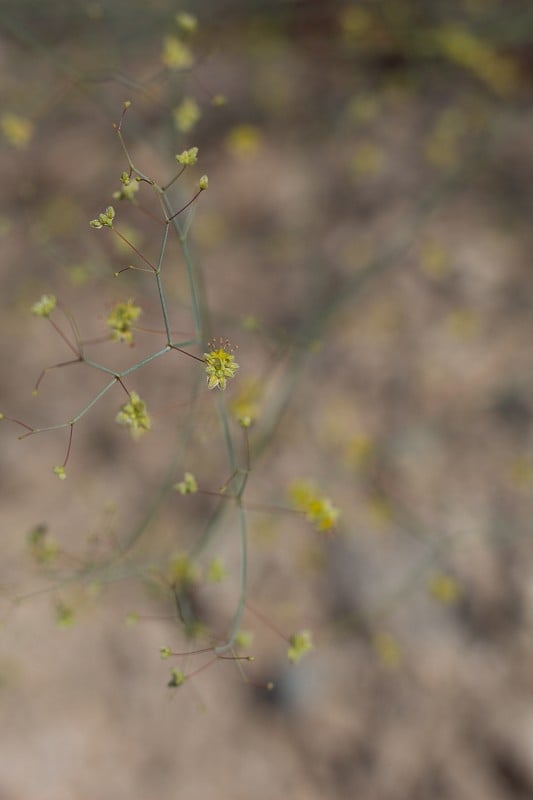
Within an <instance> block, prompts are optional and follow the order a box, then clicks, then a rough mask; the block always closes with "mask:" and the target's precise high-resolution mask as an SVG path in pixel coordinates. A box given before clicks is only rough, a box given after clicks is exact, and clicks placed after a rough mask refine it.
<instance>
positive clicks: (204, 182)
mask: <svg viewBox="0 0 533 800" xmlns="http://www.w3.org/2000/svg"><path fill="white" fill-rule="evenodd" d="M198 186H199V187H200V189H201V191H202V192H205V190H206V189H207V187H208V186H209V178H208V177H207V175H202V177H201V178H200V180H199V181H198Z"/></svg>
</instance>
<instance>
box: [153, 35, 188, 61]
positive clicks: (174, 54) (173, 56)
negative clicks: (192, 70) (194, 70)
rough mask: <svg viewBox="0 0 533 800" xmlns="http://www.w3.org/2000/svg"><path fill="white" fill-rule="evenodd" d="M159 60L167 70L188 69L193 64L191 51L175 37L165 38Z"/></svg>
mask: <svg viewBox="0 0 533 800" xmlns="http://www.w3.org/2000/svg"><path fill="white" fill-rule="evenodd" d="M161 58H162V61H163V64H164V65H165V66H166V67H168V68H169V69H188V68H189V67H192V65H193V63H194V59H193V55H192V52H191V49H190V48H189V47H187V45H186V44H184V43H183V42H181V41H180V40H179V39H178V38H176V36H165V39H164V41H163V55H162V56H161Z"/></svg>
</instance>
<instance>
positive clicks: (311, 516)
mask: <svg viewBox="0 0 533 800" xmlns="http://www.w3.org/2000/svg"><path fill="white" fill-rule="evenodd" d="M289 497H290V499H291V500H292V503H293V505H294V507H295V508H296V510H297V511H301V512H302V513H304V514H305V516H306V519H307V520H308V522H310V523H311V524H312V525H313V526H314V528H315V530H317V531H318V532H319V533H324V532H325V531H330V530H332V529H333V528H334V527H335V523H336V522H337V520H338V518H339V514H340V512H339V510H338V509H337V508H335V506H334V505H333V504H332V502H331V500H330V499H329V498H328V497H324V496H322V495H320V494H319V493H318V491H317V490H316V489H315V487H314V486H312V485H310V484H308V483H305V482H303V481H302V482H298V483H294V484H293V485H292V486H291V487H290V489H289Z"/></svg>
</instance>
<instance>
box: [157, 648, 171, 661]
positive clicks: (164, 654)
mask: <svg viewBox="0 0 533 800" xmlns="http://www.w3.org/2000/svg"><path fill="white" fill-rule="evenodd" d="M159 655H160V656H161V658H162V659H166V658H170V656H171V655H172V650H171V649H170V647H161V648H159Z"/></svg>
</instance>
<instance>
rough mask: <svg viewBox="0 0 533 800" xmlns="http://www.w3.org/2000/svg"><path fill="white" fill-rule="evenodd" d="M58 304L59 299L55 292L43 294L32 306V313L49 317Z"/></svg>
mask: <svg viewBox="0 0 533 800" xmlns="http://www.w3.org/2000/svg"><path fill="white" fill-rule="evenodd" d="M56 305H57V300H56V298H55V297H54V295H53V294H43V296H42V297H41V298H40V299H39V300H37V302H36V303H34V304H33V305H32V307H31V313H32V314H34V315H35V316H36V317H49V316H50V314H51V313H52V311H53V310H54V308H55V307H56Z"/></svg>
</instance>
